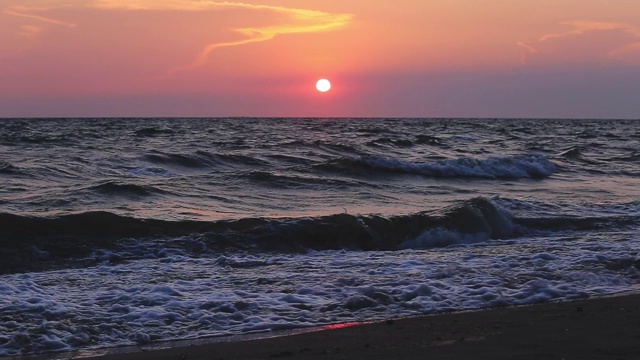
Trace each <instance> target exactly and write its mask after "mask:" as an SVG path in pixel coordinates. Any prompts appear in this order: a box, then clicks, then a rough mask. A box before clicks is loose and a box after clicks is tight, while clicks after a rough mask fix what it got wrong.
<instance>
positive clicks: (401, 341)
mask: <svg viewBox="0 0 640 360" xmlns="http://www.w3.org/2000/svg"><path fill="white" fill-rule="evenodd" d="M73 356H74V355H72V354H66V355H63V356H57V358H72V357H73ZM278 358H284V359H368V360H369V359H640V294H627V295H621V296H613V297H604V298H594V299H587V300H578V301H570V302H560V303H558V302H554V303H547V304H540V305H534V306H520V307H509V308H499V309H492V310H483V311H474V312H463V313H453V314H443V315H433V316H423V317H416V318H408V319H401V320H393V321H387V322H382V323H373V324H366V325H358V326H351V327H345V328H341V329H334V330H322V331H315V332H308V333H303V334H297V335H290V336H282V337H273V338H263V339H256V340H245V341H225V342H215V343H207V344H203V345H192V346H187V347H174V348H170V349H164V350H152V351H149V350H147V351H140V350H139V349H138V351H136V352H128V353H121V354H108V355H103V356H100V357H95V358H92V359H96V360H98V359H99V360H119V359H132V360H147V359H172V360H186V359H188V360H200V359H202V360H205V359H206V360H214V359H219V360H222V359H225V360H226V359H278Z"/></svg>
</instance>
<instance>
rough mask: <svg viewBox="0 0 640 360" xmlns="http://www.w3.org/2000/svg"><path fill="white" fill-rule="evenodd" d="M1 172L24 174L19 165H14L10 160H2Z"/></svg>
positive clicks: (0, 164)
mask: <svg viewBox="0 0 640 360" xmlns="http://www.w3.org/2000/svg"><path fill="white" fill-rule="evenodd" d="M0 174H5V175H20V174H22V171H21V170H20V168H18V167H17V166H14V165H12V164H10V163H8V162H4V161H0Z"/></svg>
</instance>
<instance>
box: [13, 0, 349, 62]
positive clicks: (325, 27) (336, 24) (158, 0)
mask: <svg viewBox="0 0 640 360" xmlns="http://www.w3.org/2000/svg"><path fill="white" fill-rule="evenodd" d="M69 7H75V8H85V9H94V10H100V11H193V12H203V11H217V10H227V9H236V10H247V11H263V12H269V13H272V14H276V15H278V16H277V17H278V19H280V20H279V23H278V24H276V25H270V26H262V27H242V28H233V29H231V30H232V31H234V32H236V33H239V34H241V35H242V36H243V37H244V38H243V39H241V40H237V41H228V42H215V43H210V44H206V45H205V46H203V48H202V50H201V51H200V52H199V53H198V54H197V56H195V58H194V60H193V61H192V62H191V63H190V64H188V65H186V66H184V67H182V68H181V69H180V70H188V69H194V68H197V67H200V66H202V65H204V64H206V62H207V60H208V58H209V56H210V54H211V52H213V51H214V50H216V49H219V48H223V47H231V46H240V45H245V44H250V43H256V42H262V41H267V40H271V39H273V38H274V37H276V36H278V35H286V34H301V33H317V32H325V31H332V30H336V29H340V28H342V27H345V26H346V25H347V24H348V23H349V22H350V21H351V19H352V18H353V15H352V14H334V13H329V12H325V11H319V10H311V9H300V8H288V7H283V6H272V5H260V4H249V3H244V2H230V1H210V0H84V1H82V0H80V1H76V2H73V3H71V2H59V1H51V3H49V5H48V6H42V5H20V6H11V7H8V8H5V9H4V10H3V12H4V13H5V14H8V15H13V16H19V17H24V18H30V19H32V20H37V21H41V22H45V23H49V24H54V25H62V26H67V27H75V26H76V24H73V23H70V22H65V21H62V20H58V19H55V18H52V17H46V16H43V15H41V13H43V12H46V10H53V9H57V8H69ZM31 30H34V29H31ZM22 34H23V35H26V32H25V29H23V30H22Z"/></svg>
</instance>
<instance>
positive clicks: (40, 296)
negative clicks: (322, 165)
mask: <svg viewBox="0 0 640 360" xmlns="http://www.w3.org/2000/svg"><path fill="white" fill-rule="evenodd" d="M434 236H435V239H436V240H433V239H434ZM419 239H422V240H420V241H449V242H451V241H452V243H453V244H462V245H461V246H453V247H448V248H445V249H439V250H437V251H435V250H426V251H422V250H402V251H395V252H348V251H316V252H310V253H307V254H290V255H286V256H284V255H283V256H279V255H274V254H266V253H265V254H261V255H255V254H254V255H244V254H235V255H231V254H226V255H225V256H220V257H218V258H190V257H188V256H183V255H179V254H176V255H169V256H167V257H165V258H162V259H142V260H136V261H131V262H122V263H118V264H116V265H110V264H108V263H105V265H101V266H97V267H93V268H83V269H70V270H61V271H50V272H42V273H29V274H14V275H4V276H1V277H0V318H2V319H12V320H11V321H3V322H0V355H5V356H6V355H16V354H21V353H31V352H43V351H44V352H50V351H64V350H70V349H87V348H95V347H105V346H118V345H130V344H147V343H149V342H153V341H157V340H168V339H184V338H197V337H203V336H216V335H228V334H239V333H247V332H255V331H269V330H276V329H287V328H292V327H305V326H314V325H319V324H328V323H336V322H345V321H371V320H376V319H385V318H393V317H402V316H411V315H417V314H426V313H433V312H440V311H446V310H456V309H460V310H461V309H472V308H482V307H490V306H497V305H505V304H528V303H535V302H540V301H547V300H550V299H563V298H564V299H567V298H576V297H584V296H588V295H593V294H605V293H613V292H619V291H624V290H629V289H631V288H632V287H633V285H634V284H635V283H637V282H638V281H640V269H638V267H637V263H640V260H639V257H638V251H637V249H638V247H639V245H640V238H639V237H638V232H637V231H636V230H630V231H629V232H626V233H624V232H616V233H612V234H606V235H598V234H594V233H586V234H580V235H579V236H577V233H567V234H564V235H563V234H558V233H555V235H553V236H552V235H549V237H545V238H541V237H536V238H518V239H517V240H509V241H500V240H497V241H496V240H490V241H483V242H481V243H476V242H475V241H476V240H477V239H476V238H471V239H467V238H465V237H464V236H462V237H460V234H453V233H446V232H444V233H443V232H435V233H430V234H423V236H421V237H419ZM442 239H444V240H442Z"/></svg>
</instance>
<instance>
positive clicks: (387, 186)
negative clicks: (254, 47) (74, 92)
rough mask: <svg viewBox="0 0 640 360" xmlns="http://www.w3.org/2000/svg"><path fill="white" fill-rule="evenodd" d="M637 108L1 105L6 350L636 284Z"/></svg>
mask: <svg viewBox="0 0 640 360" xmlns="http://www.w3.org/2000/svg"><path fill="white" fill-rule="evenodd" d="M639 149H640V121H633V120H548V119H547V120H535V119H349V118H336V119H320V118H285V119H278V118H268V119H267V118H229V119H227V118H211V119H205V118H194V119H190V118H184V119H182V118H170V119H169V118H145V119H108V118H97V119H88V118H87V119H2V120H0V154H1V157H0V254H1V257H0V356H8V355H20V354H33V353H51V352H60V351H79V352H83V351H94V350H96V349H102V348H108V347H116V346H126V345H137V346H149V345H152V344H157V343H159V342H162V341H166V340H175V339H197V338H207V337H218V336H225V335H237V334H251V333H261V332H271V331H275V330H281V329H297V328H306V327H314V326H321V325H328V324H341V323H349V322H367V321H376V320H383V319H390V318H400V317H409V316H416V315H423V314H434V313H442V312H450V311H458V310H467V309H479V308H490V307H496V306H508V305H519V304H533V303H539V302H546V301H553V300H569V299H576V298H586V297H591V296H598V295H605V294H614V293H620V292H626V291H634V290H636V289H637V286H638V284H639V283H640V253H639V252H640V231H639V230H640V150H639Z"/></svg>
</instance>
